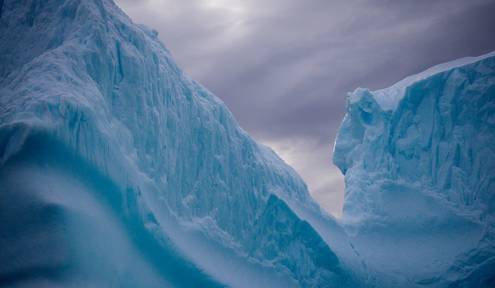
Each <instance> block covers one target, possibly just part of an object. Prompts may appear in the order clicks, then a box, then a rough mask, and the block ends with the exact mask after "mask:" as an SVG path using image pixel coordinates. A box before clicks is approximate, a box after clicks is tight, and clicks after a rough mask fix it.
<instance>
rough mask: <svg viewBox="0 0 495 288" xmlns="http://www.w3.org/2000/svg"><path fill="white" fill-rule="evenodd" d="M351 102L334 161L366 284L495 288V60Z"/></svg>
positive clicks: (467, 61) (479, 60)
mask: <svg viewBox="0 0 495 288" xmlns="http://www.w3.org/2000/svg"><path fill="white" fill-rule="evenodd" d="M348 99H349V100H348V108H347V114H346V116H345V118H344V120H343V123H342V125H341V129H340V132H339V134H338V137H337V140H336V143H335V147H334V159H333V160H334V163H335V164H336V165H337V166H338V167H339V168H340V169H341V171H342V172H343V173H344V174H345V181H346V196H345V203H344V219H343V224H344V225H345V227H346V230H347V231H348V233H349V235H350V241H351V242H352V243H353V246H354V247H355V248H356V250H357V251H358V253H359V254H360V257H362V259H363V261H365V262H366V265H367V267H368V268H369V270H368V272H369V274H370V275H373V278H374V280H373V281H371V282H369V284H370V283H374V284H375V285H376V286H378V287H416V286H418V287H425V286H431V287H494V286H495V241H494V240H495V238H494V237H495V233H494V232H495V230H494V228H495V227H494V226H495V221H494V220H495V219H494V216H495V52H492V53H489V54H486V55H483V56H480V57H472V58H463V59H460V60H456V61H453V62H449V63H446V64H442V65H439V66H435V67H433V68H431V69H429V70H427V71H425V72H423V73H420V74H418V75H415V76H411V77H408V78H406V79H404V80H403V81H400V82H398V83H397V84H395V85H393V86H391V87H390V88H387V89H383V90H379V91H375V92H372V91H369V90H367V89H357V90H356V91H355V92H353V93H351V94H350V96H349V98H348ZM370 285H371V284H370Z"/></svg>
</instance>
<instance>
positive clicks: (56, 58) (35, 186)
mask: <svg viewBox="0 0 495 288" xmlns="http://www.w3.org/2000/svg"><path fill="white" fill-rule="evenodd" d="M494 99H495V53H491V54H487V55H484V56H481V57H478V58H466V59H461V60H458V61H455V62H453V63H447V64H443V65H440V66H437V67H434V68H432V69H429V70H427V71H425V72H424V73H420V74H418V75H415V76H411V77H409V78H406V79H405V80H403V81H401V82H399V83H397V84H396V85H394V86H392V87H390V88H387V89H384V90H380V91H368V90H366V89H358V90H356V91H355V92H354V93H352V94H351V95H350V97H349V100H348V111H347V115H346V117H345V119H344V121H343V123H342V127H341V130H340V132H339V135H338V138H337V141H336V145H335V151H334V152H335V153H334V162H335V163H336V164H337V165H338V166H339V167H340V169H341V170H342V172H343V173H344V174H345V178H346V199H345V211H344V217H343V219H342V220H341V221H336V220H335V219H333V218H332V217H329V216H327V215H326V214H325V213H323V212H321V211H320V209H319V207H318V205H316V204H315V203H314V202H313V200H312V199H311V197H310V196H309V194H308V191H307V188H306V186H305V184H304V183H303V182H302V181H301V179H300V178H299V176H298V175H297V174H296V173H295V172H294V171H293V170H292V169H291V168H290V167H288V166H287V165H286V164H285V163H283V161H282V160H280V159H279V158H278V157H277V156H276V155H275V154H274V153H273V152H272V151H271V150H270V149H269V148H267V147H264V146H261V145H259V144H257V143H255V142H254V141H253V140H252V139H251V138H250V137H249V136H248V135H247V134H246V133H245V132H244V131H243V130H242V129H241V128H240V127H239V126H238V124H237V123H236V121H235V119H234V118H233V116H232V115H231V113H230V112H229V111H228V110H227V108H226V107H225V105H224V104H223V103H222V102H221V101H220V100H219V99H218V98H216V97H215V96H214V95H212V94H211V93H210V92H208V91H207V90H206V89H205V88H203V87H202V86H201V85H200V84H198V83H197V82H195V81H193V80H191V79H190V78H188V77H187V76H186V75H184V74H183V72H182V71H181V70H180V68H179V67H177V65H176V64H175V63H174V61H173V59H172V57H171V55H170V53H169V51H168V50H167V49H166V48H165V47H164V45H163V44H162V43H161V42H160V41H159V40H158V39H157V32H156V31H154V30H152V29H149V28H147V27H145V26H141V25H135V24H134V23H133V22H132V21H131V20H130V19H129V18H128V17H127V16H126V15H125V14H124V13H123V12H122V11H121V10H120V9H119V8H118V7H117V6H116V5H115V4H114V3H113V1H112V0H87V1H80V0H44V1H39V0H0V286H2V287H4V286H6V287H47V286H48V287H224V286H229V287H490V286H494V285H495V276H494V272H493V271H495V253H494V251H495V233H494V231H495V227H494V222H495V221H494V210H495V199H494V189H495V132H494V131H495V100H494Z"/></svg>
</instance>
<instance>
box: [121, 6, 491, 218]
mask: <svg viewBox="0 0 495 288" xmlns="http://www.w3.org/2000/svg"><path fill="white" fill-rule="evenodd" d="M117 2H118V3H119V4H120V6H121V7H122V8H123V9H124V10H125V11H126V12H127V13H128V14H129V15H130V16H131V17H132V18H133V19H134V20H135V21H136V22H139V23H144V24H146V25H148V26H152V27H153V28H155V29H157V30H158V31H159V32H160V38H161V39H162V41H163V42H164V43H165V44H166V46H167V47H168V48H169V49H170V50H171V51H172V54H174V56H175V58H176V61H177V62H178V63H179V65H181V66H182V68H183V69H184V70H185V71H186V72H187V73H188V74H190V75H191V76H192V77H193V78H195V79H196V80H198V81H199V82H201V83H203V84H204V85H205V86H206V87H208V89H210V90H211V91H212V92H214V93H215V94H216V95H217V96H219V97H220V98H222V99H223V100H224V101H225V102H226V104H227V105H228V106H229V108H230V109H231V110H232V112H233V113H234V115H235V116H236V118H237V119H238V120H239V122H240V123H241V125H242V126H243V127H244V128H245V129H246V130H247V131H248V132H250V133H251V134H252V135H254V136H255V137H256V138H257V139H258V140H261V141H262V142H265V143H268V144H270V145H271V146H273V147H274V148H275V150H276V151H277V152H279V153H280V154H281V155H282V157H284V159H285V160H286V161H288V162H289V163H290V164H292V165H293V166H294V167H295V168H296V170H298V171H299V173H300V174H301V175H302V176H303V177H304V178H305V180H306V181H307V182H308V184H309V186H310V188H311V190H312V193H313V195H314V197H315V198H316V199H317V200H319V201H320V203H322V206H324V207H326V208H327V209H328V210H330V211H331V212H334V213H335V212H336V211H338V210H339V209H340V208H339V207H340V205H341V203H340V202H341V199H342V187H343V184H342V178H341V177H340V176H338V172H337V170H336V169H335V168H334V167H332V166H331V164H330V159H331V155H330V154H331V145H332V144H333V141H334V137H335V135H336V133H337V129H338V126H339V124H340V121H341V119H342V117H343V115H344V112H345V101H346V100H345V99H346V94H347V92H349V91H352V90H354V89H355V88H356V87H359V86H361V87H369V88H372V89H378V88H383V87H386V86H389V85H391V84H393V83H394V82H396V81H399V80H400V79H402V78H404V77H406V76H408V75H410V74H414V73H417V72H420V71H421V70H424V69H426V68H428V67H429V66H432V65H435V64H438V63H441V62H445V61H448V60H452V59H455V58H460V57H464V56H474V55H479V54H483V53H486V52H488V51H491V50H495V37H493V32H494V31H495V17H493V15H495V1H487V0H473V1H463V0H440V1H438V0H437V1H426V0H419V1H396V0H375V1H371V0H369V1H366V0H357V1H328V0H321V1H318V0H308V1H298V0H293V1H291V0H250V1H247V0H201V1H200V0H190V1H178V0H142V1H131V0H119V1H117ZM289 143H290V145H289ZM294 143H297V144H294ZM288 151H290V152H288ZM312 175H318V177H312ZM325 175H328V176H327V177H325ZM339 177H340V178H339ZM329 179H330V180H329ZM332 181H333V182H332ZM335 187H336V188H335ZM335 201H337V202H339V201H340V202H339V203H334V202H335Z"/></svg>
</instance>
